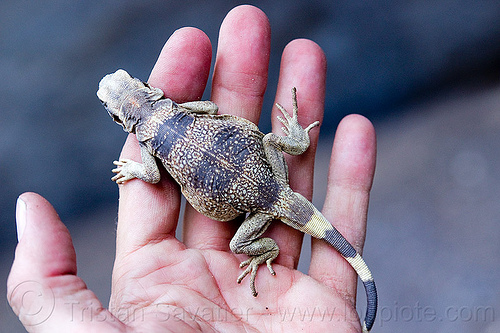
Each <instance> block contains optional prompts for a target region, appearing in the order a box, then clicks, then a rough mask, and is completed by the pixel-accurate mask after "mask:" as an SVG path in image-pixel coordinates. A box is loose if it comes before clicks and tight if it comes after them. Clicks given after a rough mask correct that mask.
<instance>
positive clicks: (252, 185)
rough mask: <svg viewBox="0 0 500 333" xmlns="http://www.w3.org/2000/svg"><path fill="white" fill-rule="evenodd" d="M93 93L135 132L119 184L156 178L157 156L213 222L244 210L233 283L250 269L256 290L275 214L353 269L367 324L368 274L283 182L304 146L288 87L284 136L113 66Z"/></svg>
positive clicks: (304, 133) (372, 296) (370, 316)
mask: <svg viewBox="0 0 500 333" xmlns="http://www.w3.org/2000/svg"><path fill="white" fill-rule="evenodd" d="M97 96H98V97H99V99H100V100H101V102H102V103H103V104H104V106H105V108H106V109H107V111H108V113H109V115H110V116H111V117H112V118H113V120H114V121H115V122H117V123H118V124H120V125H122V126H123V128H124V130H125V131H127V132H130V133H135V135H136V136H137V140H138V141H139V145H140V147H141V158H142V163H138V162H135V161H131V160H127V159H123V160H120V161H115V162H114V164H115V165H116V166H117V167H116V168H115V169H113V172H114V173H116V175H115V176H114V177H113V178H112V179H113V180H114V181H116V182H117V183H118V184H120V183H123V182H125V181H127V180H129V179H133V178H138V179H141V180H143V181H146V182H149V183H157V182H158V181H159V180H160V171H159V169H158V165H157V162H156V158H157V159H158V160H160V161H161V163H162V164H163V166H164V167H165V169H166V170H167V171H168V172H169V173H170V175H171V176H172V177H173V178H174V179H175V180H176V181H177V182H178V183H179V185H180V187H181V190H182V193H183V194H184V196H185V197H186V199H187V201H188V202H189V203H190V204H191V205H192V206H193V207H194V208H195V209H196V210H198V211H199V212H200V213H202V214H204V215H206V216H208V217H210V218H212V219H214V220H218V221H229V220H232V219H234V218H236V217H238V216H240V215H242V214H248V216H247V217H246V219H245V220H244V221H243V223H242V224H241V226H240V227H239V229H238V230H237V232H236V234H235V235H234V237H233V238H232V240H231V242H230V249H231V251H233V252H234V253H244V254H246V255H248V256H249V257H250V258H249V259H248V260H246V261H244V262H242V263H241V265H240V267H242V268H243V267H245V266H246V269H245V270H244V271H243V273H242V274H241V275H240V276H239V277H238V278H237V282H238V283H239V282H241V280H242V279H243V278H244V277H245V276H247V275H248V274H250V288H251V291H252V294H253V295H254V296H257V291H256V289H255V276H256V274H257V268H258V266H259V265H260V264H263V263H266V265H267V267H268V268H269V271H270V272H271V274H273V275H274V274H275V272H274V270H273V268H272V266H271V262H272V261H273V260H274V259H275V258H276V257H277V256H278V254H279V248H278V245H277V244H276V242H275V241H274V240H273V239H271V238H261V236H262V234H263V233H264V232H265V230H266V229H267V227H268V226H269V225H270V223H271V222H272V221H273V219H278V220H281V221H282V222H284V223H285V224H287V225H289V226H291V227H293V228H295V229H298V230H300V231H302V232H304V233H307V234H309V235H312V236H313V237H316V238H319V239H323V240H325V241H326V242H327V243H329V244H330V245H332V246H333V247H334V248H335V249H336V250H337V251H338V252H339V253H340V254H341V255H342V256H343V257H344V258H345V259H346V260H347V261H348V262H349V263H350V264H351V266H352V267H353V268H354V269H355V270H356V272H357V274H358V275H359V277H360V279H361V281H362V282H363V285H364V287H365V290H366V295H367V310H366V316H365V321H364V323H363V331H366V332H367V331H369V330H370V329H371V327H372V326H373V322H374V320H375V315H376V311H377V291H376V288H375V283H374V281H373V277H372V274H371V272H370V270H369V269H368V267H367V265H366V263H365V262H364V260H363V258H362V257H361V256H360V254H359V253H358V252H357V251H356V250H355V249H354V248H353V246H352V245H351V244H350V243H349V242H348V241H347V240H346V239H345V238H344V237H343V236H342V235H341V234H340V232H338V231H337V229H335V227H333V226H332V225H331V223H330V222H328V221H327V220H326V218H325V217H324V216H323V215H322V214H321V213H320V212H319V211H318V210H317V209H316V208H315V207H314V206H313V204H312V203H311V202H309V201H308V200H307V199H305V198H304V197H303V196H302V195H300V194H299V193H296V192H294V191H293V190H292V189H291V188H290V186H289V185H288V169H287V165H286V162H285V159H284V156H283V152H285V153H288V154H292V155H299V154H302V153H303V152H304V151H306V150H307V148H308V147H309V131H310V130H311V129H312V128H313V127H315V126H317V125H318V124H319V123H318V122H314V123H312V124H310V125H309V126H307V127H306V128H305V129H304V128H303V127H302V126H301V125H300V124H299V123H298V121H297V100H296V94H295V89H293V90H292V97H293V114H292V116H290V115H289V114H288V113H287V111H286V110H285V109H284V108H283V107H281V106H280V105H279V104H277V106H278V108H279V109H280V111H281V113H282V114H283V117H278V119H279V120H280V121H281V123H283V125H284V131H285V134H286V136H278V135H276V134H273V133H269V134H266V135H264V134H263V133H262V132H260V131H259V129H258V127H257V126H256V125H255V124H254V123H252V122H250V121H248V120H246V119H243V118H240V117H236V116H232V115H218V114H217V111H218V108H217V105H215V103H213V102H210V101H195V102H188V103H182V104H177V103H175V102H174V101H172V100H170V99H168V98H165V97H164V95H163V92H162V90H161V89H158V88H153V87H151V86H149V85H148V84H147V83H144V82H141V81H140V80H138V79H135V78H132V77H131V76H130V75H129V74H128V73H127V72H126V71H124V70H117V71H116V72H115V73H112V74H109V75H107V76H105V77H104V78H103V79H102V80H101V82H100V83H99V90H98V92H97Z"/></svg>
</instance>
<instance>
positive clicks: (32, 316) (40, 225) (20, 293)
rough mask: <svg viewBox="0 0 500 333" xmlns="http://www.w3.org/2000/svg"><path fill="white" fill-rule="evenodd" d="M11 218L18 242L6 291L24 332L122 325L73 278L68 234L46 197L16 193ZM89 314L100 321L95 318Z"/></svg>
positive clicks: (74, 266) (79, 280)
mask: <svg viewBox="0 0 500 333" xmlns="http://www.w3.org/2000/svg"><path fill="white" fill-rule="evenodd" d="M16 222H17V226H18V238H19V244H18V245H17V248H16V256H15V259H14V263H13V265H12V269H11V272H10V275H9V278H8V281H7V295H8V300H9V303H10V305H11V307H12V309H13V310H14V312H15V313H16V314H17V315H18V316H19V319H20V320H21V322H22V323H23V325H24V326H25V328H26V329H27V330H28V331H30V332H31V331H35V330H36V332H56V331H59V332H60V331H65V332H76V331H82V332H83V331H104V330H105V329H106V330H109V329H110V328H112V327H114V328H119V327H121V326H122V324H121V323H119V322H118V321H117V320H116V318H114V317H113V316H112V315H111V314H110V313H109V312H108V311H106V310H103V309H102V305H101V303H100V302H99V300H98V299H97V297H96V296H95V294H94V293H93V292H91V291H90V290H88V289H87V287H86V285H85V283H84V282H83V281H82V280H81V279H80V278H79V277H77V276H76V255H75V250H74V248H73V243H72V241H71V237H70V235H69V232H68V230H67V229H66V227H65V226H64V225H63V223H62V222H61V221H60V220H59V217H58V216H57V213H56V212H55V211H54V209H53V208H52V206H51V205H50V204H49V203H48V202H47V201H46V200H45V199H43V198H42V197H40V196H39V195H37V194H34V193H25V194H23V195H21V196H20V197H19V199H18V203H17V211H16ZM92 313H93V314H98V313H99V314H100V318H101V319H102V320H100V321H96V320H95V319H96V318H92V316H91V314H92Z"/></svg>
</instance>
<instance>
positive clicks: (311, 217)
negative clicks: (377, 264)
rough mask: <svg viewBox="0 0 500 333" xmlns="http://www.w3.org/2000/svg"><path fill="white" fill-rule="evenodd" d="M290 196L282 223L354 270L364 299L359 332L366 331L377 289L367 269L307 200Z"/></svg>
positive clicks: (369, 324)
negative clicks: (329, 248)
mask: <svg viewBox="0 0 500 333" xmlns="http://www.w3.org/2000/svg"><path fill="white" fill-rule="evenodd" d="M294 196H295V197H296V198H295V199H296V200H293V202H292V203H288V207H289V208H290V209H287V210H286V211H287V212H286V213H285V215H286V216H284V217H283V218H282V221H283V222H285V223H286V224H288V225H290V226H292V227H294V228H295V229H298V230H300V231H302V232H304V233H307V234H309V235H311V236H313V237H315V238H319V239H323V240H325V241H326V242H327V243H328V244H330V245H331V246H332V247H333V248H335V250H337V251H338V252H339V253H340V254H341V255H342V257H344V258H345V260H347V262H349V264H350V265H351V266H352V267H353V268H354V270H355V271H356V273H357V274H358V276H359V278H360V279H361V281H362V282H363V286H364V287H365V291H366V298H367V306H366V315H365V320H364V322H363V332H368V331H370V329H371V328H372V326H373V323H374V321H375V316H376V314H377V288H376V287H375V281H374V280H373V276H372V273H371V272H370V269H369V268H368V266H367V265H366V263H365V261H364V260H363V258H362V257H361V255H360V254H359V253H358V252H357V251H356V250H355V249H354V247H353V246H352V245H351V244H350V243H349V242H348V241H347V240H346V239H345V238H344V236H342V234H341V233H340V232H339V231H338V230H337V229H335V227H334V226H332V224H331V223H330V222H328V220H327V219H326V218H325V217H324V216H323V214H321V212H320V211H318V210H317V209H316V207H314V205H313V204H312V203H311V202H309V200H307V199H306V198H304V197H303V196H302V195H300V194H299V193H294Z"/></svg>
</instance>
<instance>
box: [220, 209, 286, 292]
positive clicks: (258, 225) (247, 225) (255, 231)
mask: <svg viewBox="0 0 500 333" xmlns="http://www.w3.org/2000/svg"><path fill="white" fill-rule="evenodd" d="M272 219H273V217H272V216H271V215H268V214H264V213H252V214H250V215H249V216H248V217H247V218H246V219H245V221H243V223H242V224H241V226H240V227H239V228H238V231H237V232H236V234H235V235H234V237H233V239H232V240H231V242H230V243H229V247H230V249H231V251H232V252H233V253H236V254H239V253H244V254H246V255H248V256H249V257H250V258H249V259H248V260H245V261H243V262H242V263H241V264H240V268H243V267H246V269H245V270H244V271H243V273H241V274H240V276H239V277H238V279H237V282H238V283H240V282H241V281H242V280H243V279H244V278H245V277H246V276H247V275H248V274H250V290H251V291H252V295H253V296H255V297H256V296H257V294H258V293H257V289H256V288H255V277H256V276H257V270H258V268H259V266H260V265H261V264H263V263H266V265H267V268H268V269H269V272H270V273H271V274H272V275H276V273H275V272H274V270H273V268H272V266H271V263H272V261H273V260H274V259H276V257H277V256H278V254H279V247H278V245H277V244H276V242H275V241H274V240H273V239H271V238H267V237H265V238H259V237H260V236H261V235H262V234H263V233H264V232H265V231H266V229H267V227H268V226H269V224H271V221H272Z"/></svg>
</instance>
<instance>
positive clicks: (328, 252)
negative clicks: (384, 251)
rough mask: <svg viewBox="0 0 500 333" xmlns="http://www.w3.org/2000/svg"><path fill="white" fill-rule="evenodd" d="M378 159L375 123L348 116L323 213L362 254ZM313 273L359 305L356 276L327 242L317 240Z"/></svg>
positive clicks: (335, 149)
mask: <svg viewBox="0 0 500 333" xmlns="http://www.w3.org/2000/svg"><path fill="white" fill-rule="evenodd" d="M375 160H376V138H375V130H374V128H373V125H372V124H371V122H370V121H369V120H368V119H366V118H364V117H363V116H359V115H350V116H347V117H345V118H344V119H343V120H342V121H341V123H340V124H339V127H338V129H337V133H336V135H335V140H334V143H333V150H332V156H331V159H330V168H329V174H328V188H327V195H326V199H325V205H324V206H323V214H324V215H325V217H326V218H327V219H328V221H330V222H331V223H332V224H333V225H334V226H335V227H336V228H337V229H338V230H339V231H340V232H341V233H342V234H343V235H344V237H345V238H346V239H347V240H348V241H349V242H350V243H351V244H352V245H353V246H354V248H355V249H356V250H357V251H359V252H361V251H362V249H363V244H364V239H365V232H366V216H367V213H368V201H369V196H370V190H371V186H372V182H373V175H374V172H375ZM309 273H310V275H311V276H313V277H315V278H316V279H318V280H320V281H322V282H323V283H325V284H326V285H328V286H330V287H332V288H335V289H337V290H338V291H339V292H340V294H341V295H343V296H344V297H345V299H347V300H349V301H350V302H352V304H353V305H354V304H355V300H356V281H357V277H356V273H355V272H354V270H353V269H352V268H351V267H350V266H349V264H348V263H347V261H345V260H344V259H343V258H342V257H341V256H340V254H338V253H337V252H336V251H335V250H334V249H333V248H332V247H330V246H329V245H327V244H326V243H325V242H322V241H318V240H313V244H312V257H311V265H310V270H309Z"/></svg>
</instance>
